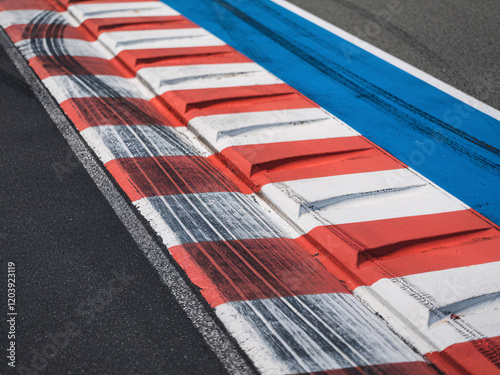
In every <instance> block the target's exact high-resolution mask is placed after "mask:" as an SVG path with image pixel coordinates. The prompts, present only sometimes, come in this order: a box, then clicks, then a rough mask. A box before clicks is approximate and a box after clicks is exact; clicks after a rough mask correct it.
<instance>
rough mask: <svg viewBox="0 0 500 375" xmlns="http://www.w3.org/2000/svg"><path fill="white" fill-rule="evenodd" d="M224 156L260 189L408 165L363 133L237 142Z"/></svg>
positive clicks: (222, 154) (250, 182) (222, 153)
mask: <svg viewBox="0 0 500 375" xmlns="http://www.w3.org/2000/svg"><path fill="white" fill-rule="evenodd" d="M211 157H219V158H222V159H223V160H224V161H225V162H226V163H228V164H230V165H233V167H234V170H235V171H238V172H239V174H240V175H242V176H243V178H244V179H245V180H246V181H247V182H248V183H249V184H250V185H251V186H252V185H254V186H255V190H256V191H258V190H259V189H260V188H261V187H262V186H263V185H265V184H268V183H273V182H282V181H292V180H302V179H308V178H315V177H326V176H336V175H341V174H352V173H362V172H375V171H382V170H388V169H398V168H404V165H403V164H402V163H401V162H399V161H397V160H395V159H394V158H392V157H391V156H388V155H387V154H385V153H383V152H382V151H381V150H379V149H377V148H375V147H373V145H372V144H371V143H370V142H368V141H367V140H366V139H365V138H364V137H362V136H355V137H340V138H327V139H312V140H307V141H295V142H280V143H266V144H257V145H248V146H247V145H245V146H233V147H228V148H226V149H224V150H223V151H222V152H221V153H219V154H217V155H214V156H211Z"/></svg>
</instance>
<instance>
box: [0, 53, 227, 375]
mask: <svg viewBox="0 0 500 375" xmlns="http://www.w3.org/2000/svg"><path fill="white" fill-rule="evenodd" d="M0 108H1V111H0V150H1V151H0V181H1V183H0V197H1V198H0V249H1V252H0V254H1V258H0V280H2V282H1V283H0V291H1V299H2V303H1V306H2V308H1V314H2V319H1V322H2V325H3V326H2V338H1V340H2V354H1V356H2V359H1V360H0V366H1V368H0V374H9V373H19V374H42V373H45V374H181V373H182V374H190V373H191V374H200V373H218V374H219V373H225V370H224V367H223V366H222V364H221V363H220V362H219V360H218V359H217V357H216V356H215V354H214V353H213V352H212V351H211V349H210V348H209V347H208V345H207V344H205V342H204V340H203V338H202V336H201V335H200V333H199V332H198V330H197V329H196V328H195V327H194V326H193V324H192V323H191V320H189V319H188V317H187V316H186V314H185V313H184V310H182V308H181V307H180V306H179V304H178V303H177V301H176V300H175V298H174V296H173V295H172V294H171V292H170V291H169V290H168V289H167V288H166V286H165V285H164V284H163V283H162V282H161V281H160V278H159V276H158V275H157V273H156V271H155V270H154V269H153V267H152V266H151V265H150V264H149V262H148V261H147V259H146V258H145V257H144V255H143V253H142V252H141V251H140V250H139V249H138V246H137V244H136V243H135V242H134V240H133V239H132V237H131V235H130V234H129V232H128V231H127V230H126V229H125V227H124V225H123V224H122V223H121V221H120V220H119V219H118V217H117V216H116V214H115V212H114V211H113V210H112V208H111V207H110V205H109V204H108V202H107V201H106V200H105V198H104V196H103V195H102V193H101V192H100V190H99V189H98V188H97V186H96V185H95V183H94V181H93V180H92V179H91V177H90V176H89V175H88V173H87V172H86V170H85V169H84V168H83V166H82V165H81V164H80V162H79V161H78V160H77V158H76V156H75V155H74V154H73V152H72V151H71V149H70V147H69V145H68V143H67V142H66V141H65V140H64V138H63V137H62V135H61V133H60V132H59V131H58V129H57V128H56V126H55V124H54V123H53V122H52V120H51V119H50V117H49V116H48V114H47V112H46V111H45V109H44V107H43V106H42V105H41V104H40V102H39V101H38V100H37V98H36V97H35V95H34V94H33V92H32V90H31V88H30V86H29V85H27V83H26V82H25V81H24V80H23V78H22V76H21V75H20V74H19V72H18V71H17V69H16V67H15V66H14V65H13V64H12V62H11V61H10V59H9V57H8V56H7V55H6V54H5V51H4V50H3V49H2V50H0ZM9 262H13V263H14V264H15V274H16V311H17V313H18V314H17V316H15V319H16V340H15V341H16V357H17V358H16V363H17V367H16V370H17V371H10V372H9V370H12V369H10V368H8V367H7V364H6V362H7V361H6V353H7V352H6V350H5V349H6V348H7V347H8V346H6V344H7V341H8V340H7V336H6V335H4V334H3V333H4V332H6V331H5V330H4V329H6V328H7V327H6V319H5V316H6V313H7V311H6V307H7V305H6V304H5V301H6V300H7V295H6V292H7V291H6V286H7V284H6V280H7V264H8V263H9Z"/></svg>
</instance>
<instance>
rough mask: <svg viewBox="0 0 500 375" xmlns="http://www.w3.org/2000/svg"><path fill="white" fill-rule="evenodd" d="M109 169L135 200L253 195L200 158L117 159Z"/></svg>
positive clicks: (108, 164) (110, 163)
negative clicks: (201, 194)
mask: <svg viewBox="0 0 500 375" xmlns="http://www.w3.org/2000/svg"><path fill="white" fill-rule="evenodd" d="M106 168H107V169H108V171H109V172H110V173H111V175H112V176H113V177H114V178H115V180H116V182H117V183H118V185H120V186H121V188H122V189H123V190H124V191H125V193H126V194H127V195H128V197H129V198H130V199H131V200H132V201H136V200H139V199H141V198H145V197H153V196H162V195H173V194H194V193H208V192H240V193H246V194H251V193H252V191H251V190H250V189H249V188H248V187H246V188H245V186H243V185H242V184H240V186H238V185H237V184H236V183H233V182H232V181H231V180H230V179H229V178H228V177H227V176H226V175H225V174H223V172H222V171H221V170H220V168H219V167H218V168H215V167H214V165H213V164H212V163H210V162H209V161H208V160H207V159H206V158H203V157H200V156H162V157H151V158H130V159H115V160H112V161H110V162H108V163H106Z"/></svg>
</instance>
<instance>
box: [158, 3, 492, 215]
mask: <svg viewBox="0 0 500 375" xmlns="http://www.w3.org/2000/svg"><path fill="white" fill-rule="evenodd" d="M163 1H164V2H165V3H166V4H168V5H170V6H171V7H173V8H174V9H176V10H178V11H179V12H181V13H182V14H184V15H185V16H186V17H188V18H190V19H191V20H193V21H194V22H196V23H197V24H199V25H200V26H202V27H204V28H205V29H207V30H209V31H210V32H212V33H213V34H215V35H216V36H218V37H219V38H221V39H222V40H224V41H225V42H226V43H228V44H230V45H231V46H233V47H234V48H236V49H237V50H239V51H241V52H242V53H244V54H245V55H247V56H248V57H250V58H251V59H253V60H254V61H256V62H257V63H259V64H260V65H262V66H263V67H265V68H266V69H268V70H269V71H270V72H272V73H273V74H275V75H276V76H278V77H279V78H281V79H282V80H283V81H285V82H286V83H288V84H289V85H291V86H292V87H294V88H295V89H297V90H298V91H300V92H301V93H303V94H304V95H306V96H307V97H309V98H311V99H312V100H314V101H315V102H317V103H318V104H319V105H321V106H322V107H324V108H325V109H327V110H328V111H330V112H331V113H333V114H334V115H335V116H337V117H339V118H340V119H342V120H343V121H345V122H346V123H347V124H348V125H350V126H351V127H353V128H354V129H356V130H357V131H359V132H360V133H361V134H363V135H364V136H365V137H367V138H368V139H370V140H371V141H373V142H374V143H376V144H378V145H379V146H381V147H382V148H384V149H385V150H387V151H388V152H390V153H391V154H393V155H394V156H396V157H397V158H398V159H400V160H402V161H403V162H405V163H406V164H408V165H409V166H410V167H412V168H413V169H415V170H417V171H418V172H420V173H421V174H422V175H424V176H425V177H427V178H428V179H430V180H432V181H433V182H435V183H436V184H438V185H439V186H441V187H442V188H444V189H445V190H447V191H449V192H450V193H451V194H453V195H455V196H456V197H458V198H459V199H461V200H462V201H464V202H465V203H466V204H468V205H469V206H471V207H472V208H474V209H476V210H477V211H479V212H480V213H482V214H483V215H484V216H486V217H487V218H489V219H490V220H492V221H493V222H495V223H497V224H500V122H499V121H497V120H495V119H493V118H491V117H490V116H488V115H486V114H484V113H482V112H480V111H478V110H476V109H474V108H472V107H470V106H468V105H466V104H464V103H462V102H461V101H460V100H458V99H455V98H453V97H451V96H450V95H448V94H446V93H444V92H442V91H440V90H439V89H437V88H435V87H433V86H431V85H429V84H427V83H425V82H423V81H421V80H419V79H418V78H415V77H414V76H412V75H410V74H408V73H406V72H404V71H402V70H400V69H399V68H396V67H394V66H393V65H391V64H389V63H387V62H385V61H384V60H382V59H380V58H378V57H376V56H373V55H371V54H370V53H368V52H366V51H364V50H362V49H360V48H358V47H356V46H354V45H352V44H350V43H349V42H347V41H345V40H344V39H342V38H340V37H338V36H336V35H334V34H332V33H330V32H328V31H326V30H324V29H322V28H320V27H319V26H316V25H314V24H313V23H311V22H309V21H307V20H305V19H303V18H301V17H299V16H297V15H295V14H294V13H291V12H289V11H288V10H285V9H283V8H282V7H280V6H279V5H276V4H274V3H272V2H271V1H269V0H253V1H242V0H210V1H207V0H190V1H184V0H163Z"/></svg>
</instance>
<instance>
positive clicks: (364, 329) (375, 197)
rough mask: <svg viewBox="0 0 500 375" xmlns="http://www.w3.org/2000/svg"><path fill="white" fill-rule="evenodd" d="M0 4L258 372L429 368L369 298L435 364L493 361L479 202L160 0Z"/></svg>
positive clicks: (493, 323) (495, 240) (495, 238)
mask: <svg viewBox="0 0 500 375" xmlns="http://www.w3.org/2000/svg"><path fill="white" fill-rule="evenodd" d="M0 9H1V10H2V11H1V12H0V25H1V26H2V27H3V28H4V29H5V30H6V31H7V33H8V34H9V36H10V37H11V38H12V40H13V42H15V44H16V46H17V47H18V49H19V50H20V51H21V53H22V54H23V56H24V57H25V58H26V59H27V60H28V61H29V63H30V65H31V66H32V68H33V69H34V70H35V72H36V73H37V74H38V76H39V77H40V78H41V79H42V81H43V83H44V84H45V85H46V87H47V88H48V89H49V91H50V92H51V93H52V95H53V96H54V98H55V99H56V100H57V101H58V102H59V103H60V105H61V107H62V108H63V110H64V111H65V112H66V114H67V115H68V117H69V118H70V119H71V120H72V122H73V123H74V124H75V126H76V127H77V129H78V130H79V131H80V132H81V135H82V137H83V138H84V139H85V140H86V141H87V143H88V144H89V145H90V146H91V147H92V149H93V150H94V151H95V153H96V154H97V156H98V157H99V158H100V159H101V161H102V162H103V163H104V164H105V166H106V168H107V170H108V171H109V172H110V173H111V174H112V175H113V177H114V178H115V180H116V181H117V183H118V184H119V185H120V187H121V188H122V189H123V191H124V192H125V193H126V194H127V196H128V197H129V198H130V200H131V201H132V202H133V204H134V205H135V206H136V207H137V208H138V209H139V211H140V212H141V213H142V215H143V216H144V217H145V218H146V219H147V220H148V221H149V222H150V224H151V226H152V227H153V228H154V229H155V230H156V231H157V232H158V234H159V235H160V237H161V238H162V239H163V241H164V242H165V244H166V245H167V247H168V249H169V251H170V253H171V254H172V256H173V257H174V259H175V260H176V261H177V262H178V263H179V264H180V265H181V266H182V267H183V268H184V269H185V271H186V273H187V275H188V277H189V278H190V279H191V281H192V282H193V283H194V284H196V285H197V286H198V287H200V289H201V293H202V294H203V296H204V297H205V298H206V300H207V301H208V302H209V303H210V304H211V306H213V307H214V308H215V311H216V313H217V315H218V316H219V318H220V319H221V321H222V322H223V323H224V325H225V326H226V327H227V329H228V330H229V331H230V332H231V333H232V335H233V336H234V337H235V339H236V340H237V341H238V343H239V344H240V346H241V347H242V348H243V349H244V350H245V352H246V353H247V354H248V355H249V357H250V358H251V359H252V361H253V362H254V363H255V365H256V366H257V368H258V369H259V370H260V371H262V372H263V373H305V372H319V371H328V372H329V373H332V374H333V373H337V370H338V371H339V372H338V373H351V372H350V371H352V372H357V371H365V370H366V371H374V370H377V371H380V372H388V373H418V374H421V373H427V372H429V373H432V372H434V369H433V368H432V367H429V366H428V365H427V363H426V362H425V361H424V360H423V358H422V357H420V356H419V355H417V354H416V353H415V352H413V351H412V350H411V349H409V347H408V346H407V345H406V344H405V343H404V342H403V341H402V340H401V339H400V338H399V337H398V336H396V335H395V334H394V333H393V332H392V331H391V330H390V329H389V328H388V326H387V325H386V324H385V323H383V322H382V320H380V319H379V318H378V317H376V315H375V314H373V313H372V312H370V311H369V310H368V309H367V307H366V306H368V308H369V309H371V310H372V311H374V312H376V313H377V314H378V315H379V316H381V317H382V318H383V319H384V320H385V321H386V323H387V324H388V325H389V326H390V327H391V328H392V330H393V331H394V332H397V334H398V335H399V336H400V337H402V338H403V339H404V341H406V343H407V344H409V345H411V346H412V347H413V348H415V349H416V350H417V351H418V352H419V353H420V354H422V355H425V356H426V358H427V359H428V360H430V361H432V362H433V363H434V364H435V365H437V367H438V368H439V369H440V370H442V371H445V372H451V373H457V372H461V373H466V372H471V373H492V372H495V371H496V372H498V371H499V366H500V350H499V347H500V346H499V345H500V298H498V296H499V294H500V282H499V281H500V273H499V272H498V267H499V261H500V251H499V250H500V235H499V230H498V228H497V227H496V226H495V225H493V224H492V223H490V222H489V221H488V220H486V219H485V218H484V217H482V216H481V215H480V214H478V213H477V212H476V211H474V210H472V209H470V208H469V207H467V206H466V205H465V204H464V203H462V202H460V201H459V200H457V199H456V198H455V197H453V196H451V195H450V194H448V193H447V192H446V191H443V190H442V189H440V188H439V187H438V186H436V185H435V184H433V183H432V182H431V181H428V180H427V179H425V178H424V177H423V176H421V175H419V174H418V173H417V172H415V171H413V170H411V169H410V168H408V167H407V166H405V165H404V164H403V163H401V162H400V161H398V160H396V159H395V158H393V157H392V156H391V155H389V154H387V153H386V152H385V151H384V150H382V149H380V148H379V147H377V146H376V145H374V144H373V143H371V142H370V141H368V140H367V139H366V138H364V137H362V136H361V135H360V134H359V133H357V132H356V131H354V130H353V129H352V128H350V127H349V126H348V125H347V124H345V123H343V122H342V121H340V120H339V119H338V118H336V117H335V116H333V115H332V114H330V113H328V112H327V111H325V110H324V109H322V108H320V107H319V106H318V105H317V104H315V103H314V102H312V101H310V100H309V99H307V98H305V97H304V96H302V95H301V94H300V93H298V92H297V91H296V90H294V89H293V88H291V87H290V86H288V85H286V84H285V83H283V82H282V81H281V80H279V79H278V78H277V77H275V76H273V75H272V74H270V73H269V72H267V71H266V70H265V69H263V68H262V67H260V66H259V65H257V64H255V63H254V62H252V61H251V60H249V59H248V58H246V57H245V56H243V55H241V54H240V53H238V52H237V51H235V50H234V49H232V48H231V47H229V46H228V45H226V44H225V43H224V42H222V41H221V40H220V39H218V38H216V37H215V36H213V35H212V34H210V33H208V32H207V31H206V30H203V29H202V28H200V27H198V26H197V25H195V24H193V23H192V22H190V21H189V20H187V19H185V18H184V17H183V16H181V15H180V14H179V13H178V12H176V11H175V10H173V9H171V8H170V7H168V6H166V5H164V4H163V3H160V2H156V1H143V2H135V1H120V2H117V1H105V0H103V1H93V2H90V1H69V2H67V1H60V2H56V1H55V0H54V1H52V0H51V1H43V0H22V1H18V2H15V3H12V4H11V3H2V4H0ZM268 205H269V206H270V207H272V208H273V210H270V209H269V207H268ZM274 211H277V212H279V213H280V215H281V216H278V215H276V213H275V212H274ZM282 218H285V219H286V221H283V220H282ZM339 280H340V281H339ZM346 287H347V289H346ZM349 290H350V291H351V292H352V293H351V292H349ZM361 301H362V302H361ZM367 369H371V370H367ZM341 371H345V372H341Z"/></svg>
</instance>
